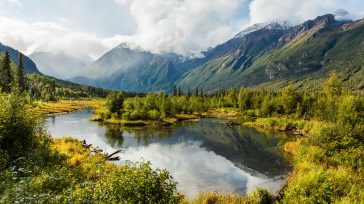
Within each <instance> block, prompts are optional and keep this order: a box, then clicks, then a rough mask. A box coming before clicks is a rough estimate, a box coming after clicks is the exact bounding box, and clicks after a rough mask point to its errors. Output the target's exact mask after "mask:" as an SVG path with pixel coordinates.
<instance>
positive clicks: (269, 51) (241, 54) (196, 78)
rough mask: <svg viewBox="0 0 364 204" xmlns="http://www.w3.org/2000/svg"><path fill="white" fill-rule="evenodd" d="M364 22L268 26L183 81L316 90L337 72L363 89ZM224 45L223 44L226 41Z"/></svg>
mask: <svg viewBox="0 0 364 204" xmlns="http://www.w3.org/2000/svg"><path fill="white" fill-rule="evenodd" d="M363 29H364V20H360V21H356V22H338V21H336V20H335V18H334V16H333V15H324V16H320V17H318V18H316V19H315V20H312V21H307V22H305V23H303V24H300V25H297V26H294V27H292V28H287V29H285V30H284V31H281V32H278V31H277V30H276V29H274V28H273V29H267V27H263V28H262V29H260V30H257V31H253V32H251V33H249V34H247V35H244V36H243V37H242V38H243V39H244V40H245V42H246V43H245V44H240V46H239V47H238V48H237V49H235V50H233V51H232V52H230V53H228V54H225V55H223V56H222V57H218V58H216V59H213V60H210V61H208V62H207V63H205V64H203V65H201V66H199V67H197V68H195V69H194V70H192V71H191V72H190V73H188V74H186V75H185V76H184V77H183V79H182V80H181V82H180V83H179V85H180V86H181V87H183V88H184V89H187V87H189V88H190V89H194V88H196V87H202V88H203V89H204V90H205V91H209V92H214V91H217V90H221V89H227V88H229V87H235V88H240V87H242V86H244V87H260V88H267V89H278V88H281V87H283V86H285V85H286V84H287V83H288V82H292V83H293V84H294V85H295V86H296V87H297V88H299V89H302V90H303V89H305V90H307V89H317V88H318V87H319V84H320V83H321V81H322V80H323V79H324V78H325V77H327V76H328V74H329V73H330V72H332V71H333V70H336V71H337V72H338V73H339V76H340V77H341V79H342V80H343V81H344V84H345V85H346V86H348V87H350V88H352V89H362V88H364V81H363V80H364V77H363V76H364V60H363V59H364V57H363V56H364V46H363V45H364V32H363V31H364V30H363ZM223 45H224V44H223Z"/></svg>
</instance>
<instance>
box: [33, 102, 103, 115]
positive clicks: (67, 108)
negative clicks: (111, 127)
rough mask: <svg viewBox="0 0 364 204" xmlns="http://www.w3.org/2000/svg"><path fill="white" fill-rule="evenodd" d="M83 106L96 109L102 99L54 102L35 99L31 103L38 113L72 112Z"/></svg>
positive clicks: (100, 104) (99, 107) (101, 103)
mask: <svg viewBox="0 0 364 204" xmlns="http://www.w3.org/2000/svg"><path fill="white" fill-rule="evenodd" d="M85 107H88V108H95V109H96V110H98V109H101V108H102V107H103V101H102V100H100V99H91V100H74V101H69V100H60V101H56V102H44V101H36V102H34V104H33V108H32V111H33V112H34V113H36V114H40V115H49V114H62V113H68V112H73V111H77V110H81V109H83V108H85Z"/></svg>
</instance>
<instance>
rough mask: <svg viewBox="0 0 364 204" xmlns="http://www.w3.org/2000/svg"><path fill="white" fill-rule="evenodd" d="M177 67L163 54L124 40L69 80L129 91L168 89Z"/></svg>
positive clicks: (174, 77) (174, 78)
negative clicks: (153, 52) (156, 53)
mask: <svg viewBox="0 0 364 204" xmlns="http://www.w3.org/2000/svg"><path fill="white" fill-rule="evenodd" d="M178 75H179V71H178V70H177V69H176V68H175V66H174V65H173V64H172V63H171V62H170V61H169V60H167V59H166V58H164V57H162V56H159V55H155V54H152V53H149V52H145V51H140V50H132V49H130V48H129V47H127V46H126V45H124V44H121V45H119V46H118V47H116V48H114V49H112V50H111V51H109V52H108V53H106V54H105V55H103V56H102V57H101V58H100V59H98V60H97V61H96V62H95V63H93V64H91V65H90V66H88V67H86V68H85V69H84V70H82V71H81V72H80V74H79V77H74V78H73V79H72V81H74V82H76V83H81V84H88V85H93V86H97V87H102V88H108V89H118V90H125V91H131V92H148V91H161V90H171V88H172V87H173V83H174V82H175V81H176V80H177V77H178Z"/></svg>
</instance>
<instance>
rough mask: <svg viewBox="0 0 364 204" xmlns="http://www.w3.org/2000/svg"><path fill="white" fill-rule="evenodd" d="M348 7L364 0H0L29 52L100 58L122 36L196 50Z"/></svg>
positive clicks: (5, 33)
mask: <svg viewBox="0 0 364 204" xmlns="http://www.w3.org/2000/svg"><path fill="white" fill-rule="evenodd" d="M340 8H343V9H346V10H348V11H349V12H350V13H351V18H354V19H357V18H363V16H364V2H363V0H320V1H317V0H305V1H302V0H285V1H282V0H0V42H2V43H4V44H8V45H10V46H13V47H15V48H17V49H20V50H21V51H23V52H25V53H26V54H31V53H32V52H37V51H46V52H47V51H54V50H57V51H62V52H68V53H70V54H72V55H89V56H91V57H93V58H97V57H99V56H100V55H102V54H103V53H105V52H106V51H107V50H109V49H111V48H113V47H114V46H116V45H118V44H120V43H122V42H128V43H129V44H131V45H132V46H135V47H139V48H142V49H145V50H149V51H152V52H156V53H158V52H176V53H179V54H188V53H198V52H199V51H201V50H204V49H207V48H208V47H212V46H216V45H217V44H219V43H222V42H224V41H226V40H228V39H229V38H231V37H232V36H234V35H235V34H236V33H238V32H239V31H241V30H242V29H243V28H245V27H247V26H249V25H252V24H254V23H259V22H266V21H271V20H275V19H280V20H290V21H292V23H299V22H302V21H304V20H308V19H312V18H315V17H316V16H318V15H322V14H326V13H330V12H333V11H335V10H337V9H340Z"/></svg>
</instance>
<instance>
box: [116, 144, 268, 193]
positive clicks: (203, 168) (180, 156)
mask: <svg viewBox="0 0 364 204" xmlns="http://www.w3.org/2000/svg"><path fill="white" fill-rule="evenodd" d="M122 158H123V159H127V160H130V161H140V160H141V159H142V158H143V159H145V160H147V161H151V163H152V165H153V167H158V168H160V169H167V170H169V171H170V172H171V174H172V176H173V177H174V179H175V180H176V181H177V182H178V188H179V190H180V191H181V192H183V193H185V194H186V195H187V196H188V197H190V198H193V197H194V196H196V195H197V194H198V192H200V191H206V190H217V191H225V192H235V191H240V193H244V192H246V191H250V190H252V189H250V186H254V184H258V183H262V182H265V181H266V180H267V179H263V178H257V177H253V176H251V175H249V174H247V173H245V172H244V171H242V170H241V169H239V168H237V167H236V166H235V165H234V164H233V163H231V162H230V161H228V160H227V159H225V158H224V157H221V156H218V155H216V154H215V153H214V152H208V151H206V150H205V149H202V148H201V147H199V145H198V144H196V143H192V144H186V143H180V144H173V145H168V146H166V145H160V144H150V145H149V146H147V147H138V148H129V149H128V150H126V151H125V153H123V154H122ZM254 188H255V187H254ZM242 191H243V192H242Z"/></svg>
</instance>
